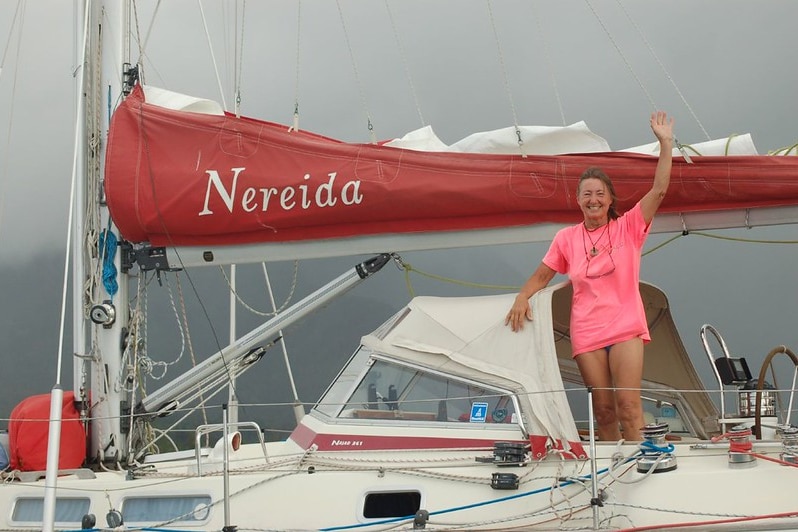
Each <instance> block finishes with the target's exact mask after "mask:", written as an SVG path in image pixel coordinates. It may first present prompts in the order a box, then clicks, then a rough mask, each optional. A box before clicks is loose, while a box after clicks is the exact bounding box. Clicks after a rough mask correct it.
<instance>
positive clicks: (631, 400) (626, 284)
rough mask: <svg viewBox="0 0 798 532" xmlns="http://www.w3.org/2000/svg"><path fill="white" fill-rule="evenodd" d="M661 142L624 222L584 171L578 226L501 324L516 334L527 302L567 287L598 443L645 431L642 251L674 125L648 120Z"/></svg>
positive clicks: (561, 239)
mask: <svg viewBox="0 0 798 532" xmlns="http://www.w3.org/2000/svg"><path fill="white" fill-rule="evenodd" d="M651 129H652V131H653V132H654V135H655V136H656V137H657V140H659V145H660V150H659V160H658V162H657V168H656V170H655V172H654V184H653V185H652V187H651V190H649V191H648V192H647V193H646V195H645V196H643V197H642V198H641V199H640V201H638V202H637V204H636V205H635V206H634V207H633V208H632V209H631V210H629V211H628V212H626V213H625V214H624V215H623V216H619V215H618V212H617V211H616V201H617V199H616V197H615V189H614V188H613V186H612V182H611V181H610V179H609V177H607V175H606V174H605V173H604V172H602V171H601V170H600V169H598V168H588V169H587V170H586V171H585V172H584V173H583V174H582V176H581V177H580V179H579V185H578V186H577V191H576V192H577V202H578V204H579V208H580V209H581V210H582V214H583V215H584V221H583V222H582V223H580V224H577V225H575V226H572V227H566V228H565V229H562V230H560V231H559V232H558V233H557V235H556V236H555V237H554V240H553V241H552V243H551V246H550V247H549V251H548V252H547V253H546V255H545V256H544V257H543V261H542V262H541V264H540V266H539V267H538V269H537V270H536V271H535V273H533V274H532V276H531V277H530V278H529V280H528V281H527V282H526V283H525V284H524V286H523V287H522V288H521V291H520V292H519V294H518V295H517V296H516V298H515V302H514V303H513V306H512V308H511V309H510V312H508V313H507V317H506V319H505V323H506V324H508V325H509V326H510V327H511V328H512V330H513V331H518V330H520V329H521V328H522V327H523V325H524V320H527V319H528V320H531V319H532V311H531V309H530V307H529V298H530V297H532V296H533V295H534V294H535V293H536V292H537V291H538V290H541V289H542V288H544V287H545V286H546V285H548V284H549V282H550V281H551V279H552V278H553V277H554V275H555V274H556V273H561V274H568V276H569V278H570V280H571V283H572V285H573V292H574V294H573V300H572V304H571V346H572V349H573V356H574V358H575V359H576V363H577V366H579V371H580V373H581V374H582V379H583V381H584V383H585V385H586V386H589V387H592V388H593V406H594V413H595V418H596V424H597V425H598V437H599V439H601V440H613V441H616V440H619V439H621V431H620V430H619V426H618V425H619V422H620V427H621V428H622V430H623V438H624V439H626V440H627V441H633V440H640V439H641V438H640V429H641V428H642V427H643V425H644V423H645V422H644V421H643V406H642V403H641V399H640V387H641V385H642V379H643V345H644V344H645V343H647V342H649V341H650V340H651V337H650V336H649V333H648V326H647V323H646V316H645V311H644V309H643V301H642V299H641V297H640V290H639V281H640V253H641V250H642V248H643V243H644V242H645V239H646V237H647V236H648V230H649V227H650V225H651V220H652V219H653V218H654V214H655V213H656V212H657V209H658V208H659V206H660V204H661V203H662V199H663V198H664V197H665V193H666V192H667V190H668V185H669V183H670V176H671V164H672V151H673V119H672V118H670V119H669V118H668V116H667V115H666V113H664V112H662V111H658V112H656V113H652V114H651Z"/></svg>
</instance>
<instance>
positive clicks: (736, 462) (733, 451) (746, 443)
mask: <svg viewBox="0 0 798 532" xmlns="http://www.w3.org/2000/svg"><path fill="white" fill-rule="evenodd" d="M751 434H752V432H751V428H750V427H746V426H745V425H735V426H734V427H732V428H731V430H730V431H729V432H727V433H726V434H723V435H722V436H720V437H719V438H718V439H720V438H724V437H725V438H728V439H729V467H730V468H732V469H746V468H749V467H754V466H755V465H756V456H754V455H753V454H751V450H752V449H753V444H752V443H751ZM714 440H715V438H713V441H714Z"/></svg>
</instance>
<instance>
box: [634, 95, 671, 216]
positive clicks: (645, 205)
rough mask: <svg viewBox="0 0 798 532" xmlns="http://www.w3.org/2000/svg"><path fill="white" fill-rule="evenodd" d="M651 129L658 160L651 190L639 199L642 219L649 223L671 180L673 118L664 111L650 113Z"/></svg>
mask: <svg viewBox="0 0 798 532" xmlns="http://www.w3.org/2000/svg"><path fill="white" fill-rule="evenodd" d="M651 130H652V131H653V132H654V135H655V136H656V137H657V140H659V160H658V161H657V169H656V170H655V171H654V184H653V185H652V186H651V190H649V191H648V192H647V193H646V195H645V196H643V199H641V200H640V207H641V209H642V211H643V219H644V220H645V221H646V223H647V224H650V223H651V220H653V219H654V215H655V214H656V212H657V209H659V206H660V204H661V203H662V200H663V199H664V198H665V193H666V192H668V185H670V182H671V166H672V164H673V118H668V115H667V114H665V112H664V111H657V112H656V113H651Z"/></svg>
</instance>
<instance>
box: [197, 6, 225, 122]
mask: <svg viewBox="0 0 798 532" xmlns="http://www.w3.org/2000/svg"><path fill="white" fill-rule="evenodd" d="M197 5H199V10H200V15H202V26H203V27H204V28H205V40H206V41H207V43H208V51H209V52H210V54H211V61H212V62H213V71H214V72H215V73H216V84H217V85H218V86H219V97H220V98H221V100H222V107H223V108H224V109H227V102H226V101H225V97H224V88H223V87H222V78H221V76H220V75H219V66H218V65H217V64H216V55H215V54H214V52H213V43H212V42H211V34H210V31H209V30H208V20H207V19H206V18H205V9H204V8H203V7H202V0H197Z"/></svg>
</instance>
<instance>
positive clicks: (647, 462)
mask: <svg viewBox="0 0 798 532" xmlns="http://www.w3.org/2000/svg"><path fill="white" fill-rule="evenodd" d="M640 433H641V434H642V436H643V442H642V443H641V444H640V450H641V452H642V453H643V454H642V455H640V457H639V458H638V459H637V471H638V472H639V473H648V472H652V473H665V472H668V471H673V470H674V469H676V457H675V456H674V455H673V451H674V447H673V444H671V443H668V442H667V440H666V436H667V435H668V434H669V433H670V427H669V426H668V424H667V423H649V424H648V425H646V426H645V427H643V428H642V429H641V430H640ZM652 468H653V469H654V470H653V471H651V469H652Z"/></svg>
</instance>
